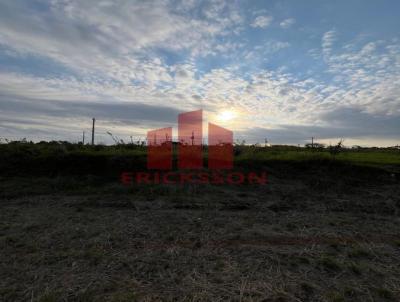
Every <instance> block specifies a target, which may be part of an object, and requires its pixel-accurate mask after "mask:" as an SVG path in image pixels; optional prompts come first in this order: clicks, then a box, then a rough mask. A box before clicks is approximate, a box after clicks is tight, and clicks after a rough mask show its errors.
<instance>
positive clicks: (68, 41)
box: [0, 0, 400, 146]
mask: <svg viewBox="0 0 400 302" xmlns="http://www.w3.org/2000/svg"><path fill="white" fill-rule="evenodd" d="M399 12H400V1H397V0H392V1H389V0H379V1H378V0H371V1H364V0H338V1H328V0H307V1H295V0H292V1H286V0H279V1H273V0H271V1H236V0H227V1H224V0H211V1H193V0H185V1H179V0H171V1H169V0H160V1H133V0H132V1H128V0H124V1H123V0H121V1H117V0H116V1H111V0H46V1H45V0H0V139H1V141H4V140H5V139H12V140H17V139H22V138H26V139H28V140H33V141H41V140H47V141H49V140H68V141H71V142H78V141H80V140H81V138H82V132H83V131H85V132H86V137H87V138H89V135H90V131H91V123H92V117H95V118H96V127H97V128H96V133H97V134H96V142H97V143H106V144H108V143H111V142H112V140H111V137H110V136H109V135H108V134H107V132H110V133H113V135H115V136H117V137H119V138H121V139H123V140H125V141H130V139H131V138H130V137H132V140H135V141H137V140H139V139H140V140H143V139H144V138H145V136H146V133H147V131H149V130H151V129H157V128H164V127H170V126H172V127H174V128H175V129H176V128H177V124H176V123H177V115H178V114H179V113H182V112H187V111H192V110H198V109H203V112H204V120H205V122H207V121H210V122H213V123H216V124H218V125H220V126H223V127H226V128H228V129H230V130H232V131H233V132H234V139H235V140H240V141H242V140H245V141H246V142H247V143H257V142H259V143H264V141H265V139H267V140H268V142H269V143H271V144H293V145H297V144H304V143H307V142H309V141H310V140H311V137H315V141H317V142H321V143H326V144H334V143H336V142H337V141H339V140H340V139H344V144H345V145H347V146H352V145H361V146H372V145H374V146H393V145H397V144H399V143H400V131H399V130H400V30H399V29H400V18H399V16H398V14H399ZM174 135H176V132H174ZM1 141H0V142H1Z"/></svg>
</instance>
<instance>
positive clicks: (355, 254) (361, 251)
mask: <svg viewBox="0 0 400 302" xmlns="http://www.w3.org/2000/svg"><path fill="white" fill-rule="evenodd" d="M347 255H348V256H349V257H350V258H370V257H371V253H370V252H369V251H368V250H366V249H365V248H362V247H360V246H358V247H354V248H352V249H351V250H350V251H349V252H348V254H347Z"/></svg>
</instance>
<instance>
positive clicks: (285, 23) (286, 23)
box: [279, 18, 296, 29]
mask: <svg viewBox="0 0 400 302" xmlns="http://www.w3.org/2000/svg"><path fill="white" fill-rule="evenodd" d="M295 23H296V20H295V19H293V18H289V19H285V20H283V21H282V22H281V23H279V26H280V27H282V28H285V29H286V28H289V27H291V26H292V25H293V24H295Z"/></svg>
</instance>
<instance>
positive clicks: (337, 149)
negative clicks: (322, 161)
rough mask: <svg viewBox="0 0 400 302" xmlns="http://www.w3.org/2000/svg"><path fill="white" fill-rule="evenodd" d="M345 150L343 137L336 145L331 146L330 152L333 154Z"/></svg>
mask: <svg viewBox="0 0 400 302" xmlns="http://www.w3.org/2000/svg"><path fill="white" fill-rule="evenodd" d="M342 150H343V139H341V140H340V141H339V142H338V143H337V144H336V145H334V146H329V153H330V154H331V155H332V156H336V155H338V154H339V153H340V152H341V151H342Z"/></svg>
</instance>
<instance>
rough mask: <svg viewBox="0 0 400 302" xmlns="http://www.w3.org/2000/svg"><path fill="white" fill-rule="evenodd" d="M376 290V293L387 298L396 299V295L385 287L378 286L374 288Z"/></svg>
mask: <svg viewBox="0 0 400 302" xmlns="http://www.w3.org/2000/svg"><path fill="white" fill-rule="evenodd" d="M374 291H375V292H376V294H377V295H378V296H379V297H381V298H383V299H386V300H393V299H394V295H393V293H392V292H391V291H390V290H388V289H387V288H384V287H376V288H374Z"/></svg>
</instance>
